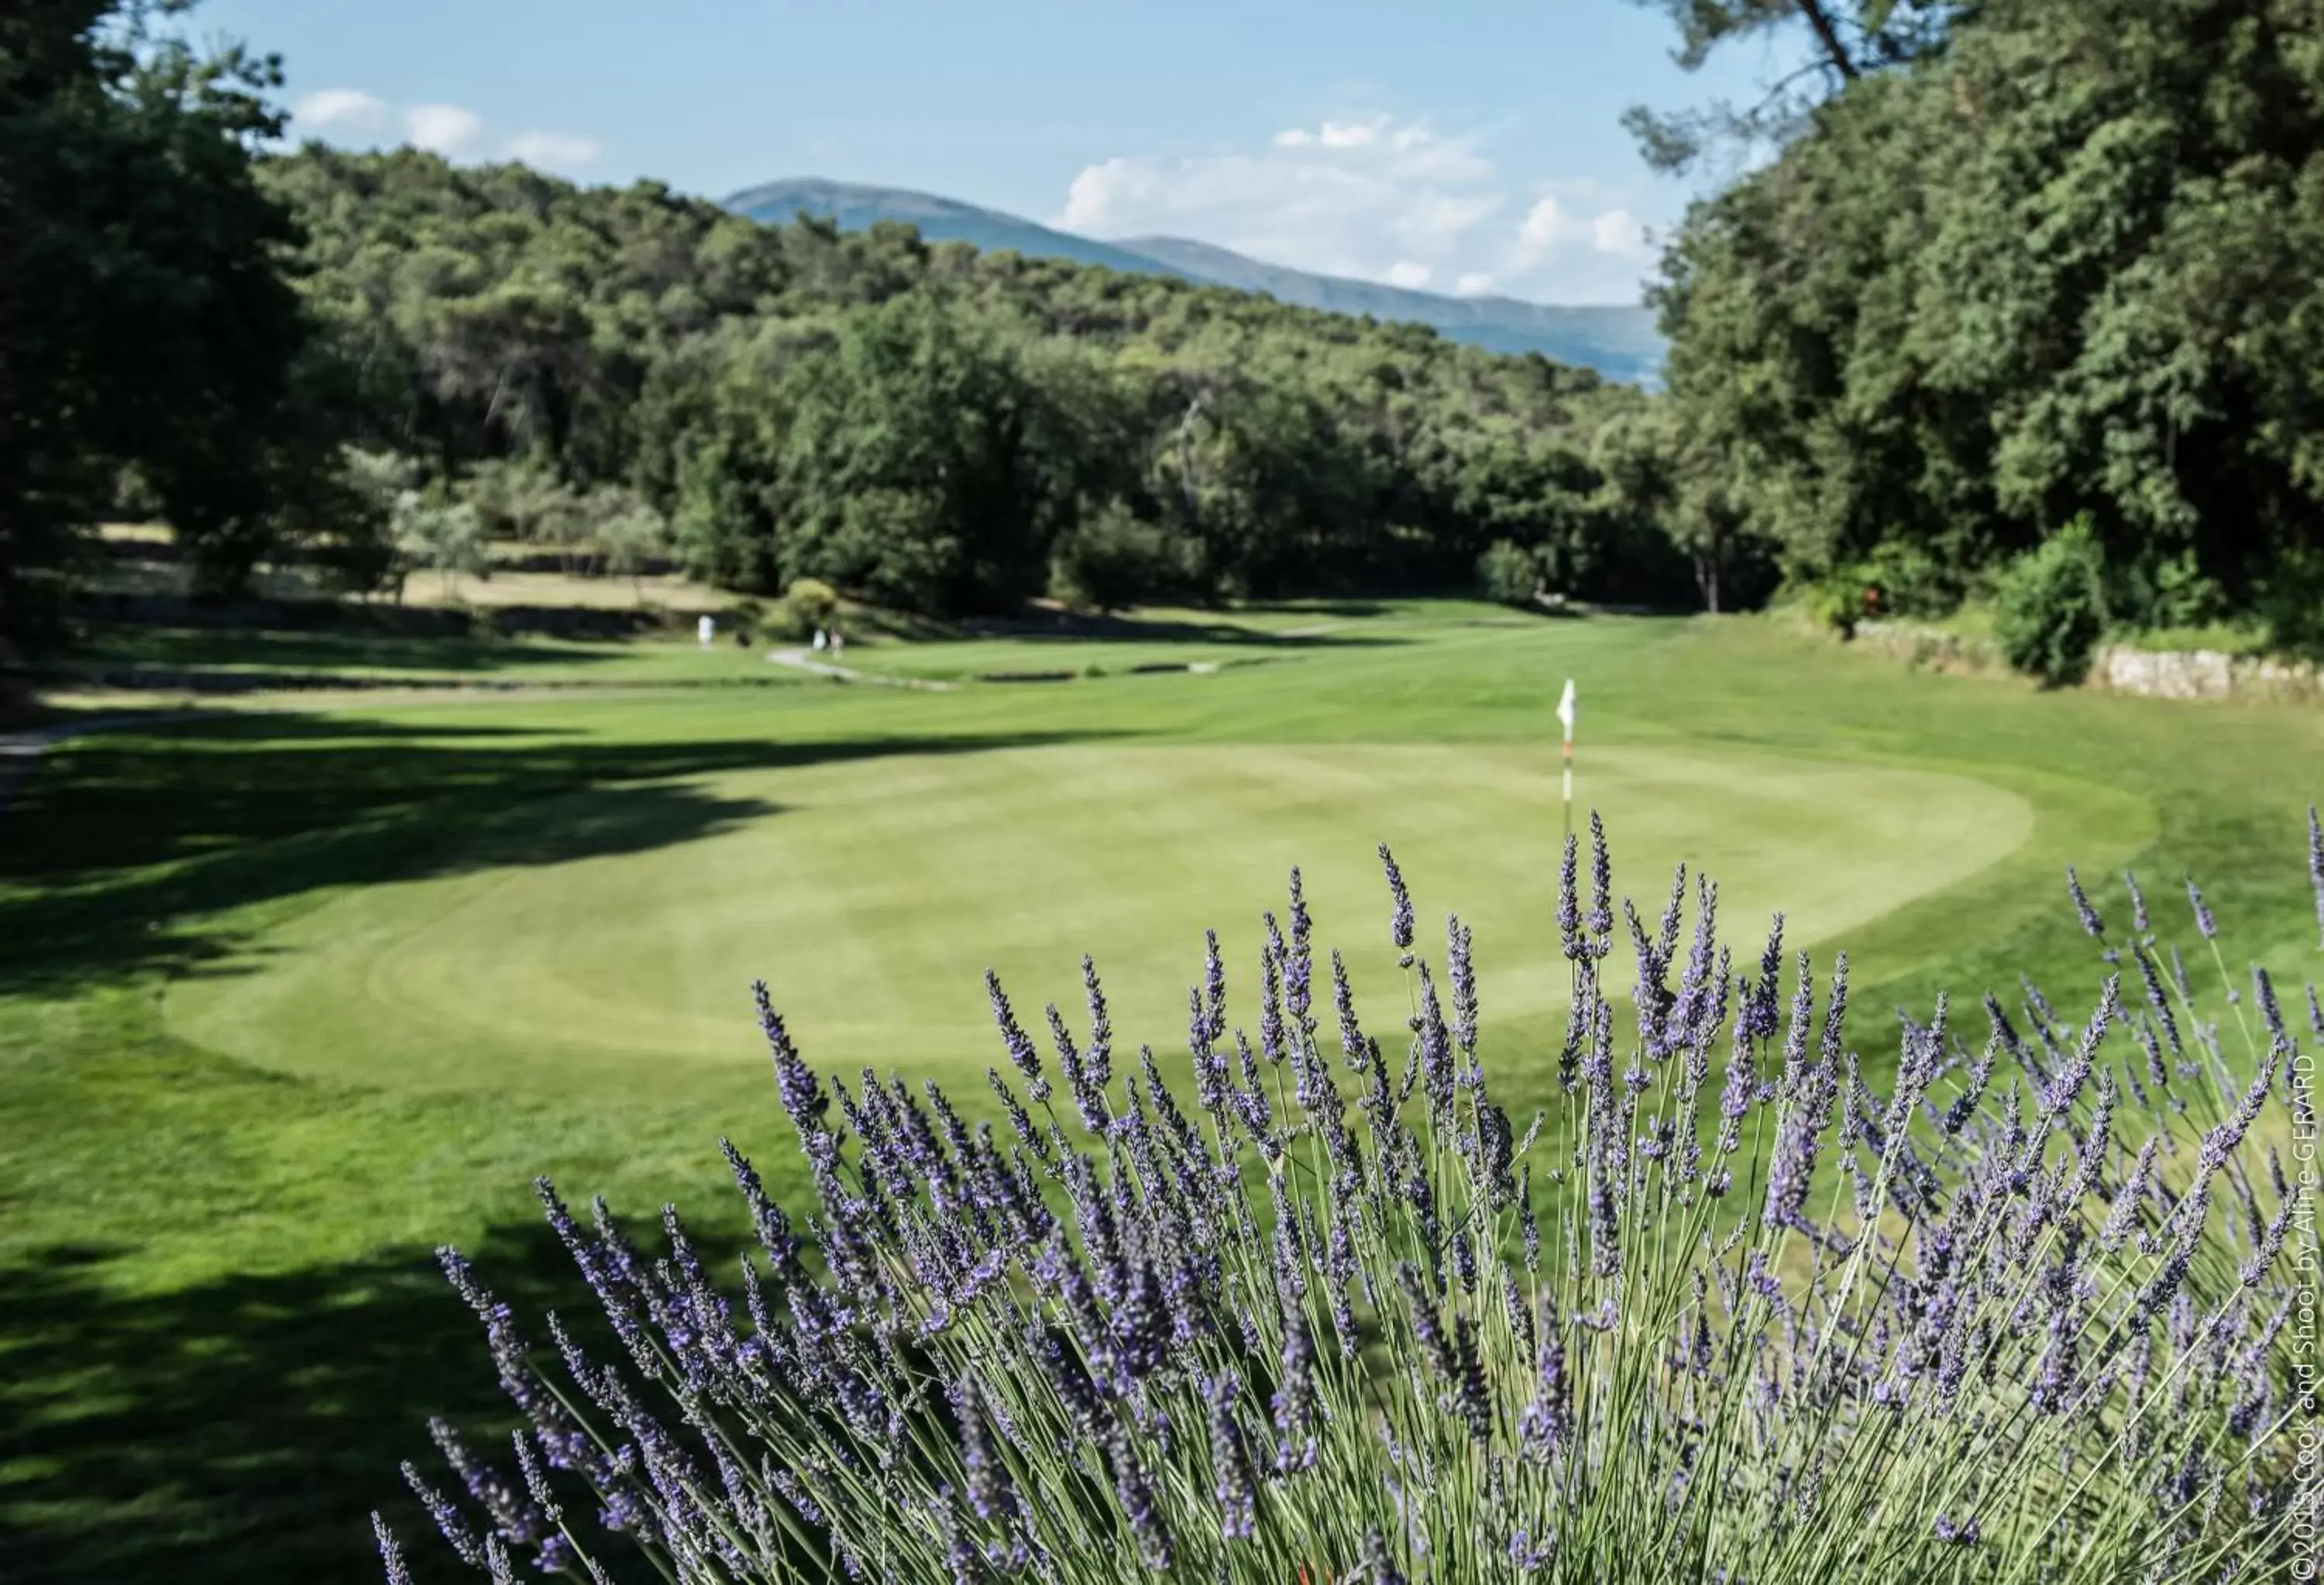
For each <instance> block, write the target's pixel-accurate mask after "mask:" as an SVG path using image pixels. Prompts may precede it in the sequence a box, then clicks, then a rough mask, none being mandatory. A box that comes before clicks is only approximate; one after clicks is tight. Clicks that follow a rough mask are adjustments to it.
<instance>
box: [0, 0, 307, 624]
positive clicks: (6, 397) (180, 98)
mask: <svg viewBox="0 0 2324 1585" xmlns="http://www.w3.org/2000/svg"><path fill="white" fill-rule="evenodd" d="M182 8H183V7H182V5H181V4H177V3H171V0H155V3H136V4H130V5H119V4H115V3H113V0H21V3H18V4H13V5H9V6H8V7H7V8H6V9H5V11H0V637H6V636H14V637H15V638H17V639H18V640H23V639H24V638H27V637H35V636H37V635H39V634H40V633H41V632H42V631H46V630H47V629H48V628H49V627H50V626H51V623H52V622H53V619H54V617H55V614H56V609H57V604H58V596H59V594H60V575H61V574H62V573H63V572H64V571H65V570H66V569H67V568H68V567H69V566H70V565H71V563H72V561H73V559H74V557H75V554H76V551H77V549H78V548H79V547H80V546H81V545H82V544H83V543H84V540H85V536H86V531H87V530H88V526H89V525H90V524H92V523H94V522H96V521H99V520H100V519H101V518H102V517H103V516H104V515H105V514H106V511H107V509H108V508H109V506H110V505H111V503H112V502H113V501H114V499H115V495H116V493H117V492H118V491H119V489H120V488H121V485H122V482H123V477H124V471H134V475H135V476H136V478H137V480H138V481H139V483H140V484H141V486H142V488H143V490H144V491H145V492H146V493H150V494H151V496H152V498H153V499H154V500H155V501H156V502H158V503H159V505H160V507H161V511H163V512H164V513H166V515H167V516H168V517H169V518H170V519H171V521H172V522H174V523H175V524H176V525H177V528H178V530H179V531H180V534H181V535H182V536H183V537H184V538H185V539H186V540H187V541H188V542H189V545H190V546H191V547H192V548H194V550H195V552H196V553H197V557H198V565H199V566H200V567H203V568H204V569H205V570H206V571H207V572H208V573H209V574H210V575H211V576H213V577H215V578H216V579H217V580H220V581H224V582H232V581H234V580H235V579H236V578H237V577H239V576H243V575H244V574H245V573H246V572H247V571H248V568H249V565H250V562H251V559H252V558H254V556H255V555H256V554H257V551H258V549H259V548H260V547H261V546H263V544H265V543H267V542H269V541H270V540H272V539H278V538H280V537H281V536H282V535H284V534H285V533H291V534H301V533H307V532H310V531H318V530H319V529H320V528H321V522H322V519H323V518H324V517H325V516H326V515H327V512H326V510H325V506H324V503H323V502H320V501H319V500H318V494H317V492H316V490H315V489H314V488H313V487H312V485H311V480H312V478H313V473H312V470H311V468H310V467H309V463H310V462H311V461H312V459H313V457H314V456H315V454H316V451H317V448H318V445H319V446H321V447H327V446H328V444H329V441H328V438H327V436H326V435H324V434H323V433H322V432H321V429H320V427H319V425H320V422H321V421H322V419H323V418H324V415H323V414H322V413H321V411H320V410H319V409H318V405H317V404H316V403H315V402H314V401H309V400H307V399H306V398H305V397H304V396H303V395H302V394H301V393H300V381H301V379H302V376H303V374H304V373H305V372H306V370H305V367H304V365H303V364H302V359H303V357H304V355H305V352H306V339H307V338H306V328H307V325H306V320H305V318H304V316H303V315H302V313H301V311H300V304H299V299H298V298H297V296H296V294H295V293H294V291H293V290H292V288H291V285H290V283H289V282H288V281H287V280H286V279H285V276H284V273H283V271H282V268H281V264H282V262H283V258H284V253H285V250H286V249H288V248H289V247H290V246H291V244H293V243H294V242H295V240H296V232H295V230H294V228H293V226H292V225H291V219H290V217H289V215H288V214H287V212H286V211H285V210H284V209H283V208H282V207H281V205H280V204H278V203H276V202H275V201H274V200H272V198H269V197H268V196H267V195H266V194H265V193H264V192H263V190H262V189H260V187H259V185H258V183H257V180H256V179H255V176H254V168H253V167H254V153H253V150H254V145H255V144H256V143H258V142H259V141H261V140H263V139H265V138H269V137H272V136H273V135H275V134H279V133H280V131H281V122H280V120H279V118H278V117H277V116H276V115H275V114H274V112H273V111H272V109H271V108H270V107H269V105H268V102H267V98H266V94H267V92H268V90H270V89H272V88H273V87H274V86H275V85H276V83H277V81H278V80H279V73H278V72H277V69H276V67H275V64H274V62H273V61H272V60H268V59H262V58H259V57H255V56H253V55H250V54H248V53H246V52H244V51H241V50H238V49H228V50H226V51H222V52H219V53H217V54H214V55H208V56H204V55H201V54H198V53H197V52H196V51H193V50H192V49H190V48H189V47H188V46H187V45H186V44H185V43H184V42H183V41H179V40H176V39H173V38H169V37H164V36H160V35H158V34H157V33H156V32H154V31H153V24H154V23H155V22H156V20H157V19H158V18H160V17H161V16H163V15H165V14H169V13H171V12H174V11H177V10H180V9H182Z"/></svg>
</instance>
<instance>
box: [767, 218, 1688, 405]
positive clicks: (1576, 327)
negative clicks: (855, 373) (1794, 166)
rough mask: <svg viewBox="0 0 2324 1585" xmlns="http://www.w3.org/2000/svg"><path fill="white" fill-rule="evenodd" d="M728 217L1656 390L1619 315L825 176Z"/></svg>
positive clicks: (1637, 316) (1649, 357) (1656, 366)
mask: <svg viewBox="0 0 2324 1585" xmlns="http://www.w3.org/2000/svg"><path fill="white" fill-rule="evenodd" d="M724 207H726V208H729V209H732V210H733V211H734V212H735V213H737V214H741V215H746V216H749V217H751V218H752V219H755V220H759V221H762V222H765V223H768V224H773V225H780V224H784V223H786V222H788V221H789V220H790V219H791V218H792V217H793V216H794V215H796V214H798V213H799V212H800V211H805V212H806V213H807V214H809V215H812V216H815V217H817V218H819V219H826V220H830V221H832V222H833V223H835V224H836V225H837V226H839V227H840V228H841V229H842V230H862V229H864V228H866V227H869V226H872V225H874V224H876V223H878V222H880V221H883V220H896V221H902V222H904V223H906V224H908V225H910V226H916V227H917V228H918V231H919V233H920V235H921V236H922V237H924V238H926V239H927V241H929V242H964V243H968V244H972V245H973V246H975V247H977V248H980V249H983V250H987V251H997V250H1001V249H1007V250H1010V251H1012V252H1015V253H1021V254H1023V255H1025V256H1026V257H1028V258H1054V259H1065V260H1069V261H1071V262H1073V263H1080V264H1095V265H1101V266H1103V267H1104V268H1107V269H1111V270H1119V271H1122V272H1128V273H1135V274H1148V275H1163V276H1167V277H1170V278H1172V279H1175V280H1180V281H1193V282H1195V283H1198V284H1202V285H1208V286H1222V287H1228V288H1231V289H1232V290H1239V291H1252V292H1263V293H1265V294H1267V295H1268V296H1270V297H1273V298H1275V299H1277V301H1280V302H1285V303H1288V304H1291V305H1293V306H1295V307H1298V308H1306V309H1321V310H1323V311H1325V312H1328V313H1342V314H1357V315H1369V316H1370V317H1371V318H1375V319H1380V320H1385V321H1396V322H1404V323H1409V324H1418V325H1426V326H1428V327H1431V328H1432V329H1434V330H1435V331H1436V332H1437V333H1438V334H1439V335H1441V336H1444V337H1446V338H1447V339H1448V340H1452V341H1460V342H1465V343H1468V344H1470V345H1471V346H1481V347H1484V348H1485V349H1487V350H1488V351H1491V352H1499V353H1539V354H1541V355H1543V356H1545V357H1547V358H1551V359H1553V360H1554V361H1556V362H1559V363H1563V364H1574V365H1577V366H1581V367H1585V368H1592V369H1596V370H1597V371H1598V372H1599V373H1601V374H1603V375H1604V376H1605V377H1606V378H1608V379H1609V380H1620V381H1626V382H1633V383H1642V384H1649V385H1651V384H1654V383H1656V382H1658V378H1659V374H1660V370H1661V364H1662V355H1663V345H1662V340H1661V337H1660V336H1658V335H1657V334H1656V333H1655V328H1654V319H1653V315H1652V313H1651V311H1650V310H1648V309H1646V308H1644V307H1642V306H1632V305H1626V304H1610V303H1609V304H1552V303H1533V302H1526V301H1524V300H1522V299H1517V298H1509V297H1489V296H1480V297H1452V296H1447V295H1445V294H1443V293H1440V292H1430V291H1418V290H1411V289H1408V288H1405V287H1397V286H1387V285H1382V284H1379V283H1377V282H1374V281H1358V280H1353V279H1351V278H1349V277H1345V276H1336V275H1323V274H1317V273H1315V272H1312V271H1305V270H1296V269H1293V268H1291V267H1289V266H1287V265H1282V264H1269V263H1264V262H1263V261H1260V260H1258V259H1252V258H1249V257H1247V256H1245V255H1244V254H1241V253H1236V252H1234V251H1233V250H1232V249H1230V248H1222V247H1219V246H1217V245H1215V244H1210V243H1203V242H1195V241H1193V240H1191V239H1188V238H1185V237H1175V236H1141V237H1131V238H1125V239H1122V240H1120V241H1114V242H1103V241H1100V240H1098V239H1096V238H1094V237H1086V236H1082V235H1077V234H1076V233H1074V232H1069V231H1062V230H1059V229H1057V228H1056V227H1054V226H1043V225H1040V224H1039V223H1037V222H1036V221H1031V220H1027V219H1024V218H1022V217H1018V216H1015V215H1010V214H1006V213H1003V212H1002V211H1000V210H997V209H988V208H985V207H982V206H980V205H976V204H970V203H965V202H964V201H962V200H960V199H958V198H945V197H942V196H940V195H938V194H935V193H926V192H918V191H915V190H913V189H908V188H890V187H877V186H872V185H870V184H867V183H861V182H846V181H835V180H830V179H828V178H824V177H790V178H785V179H783V180H777V181H770V182H762V183H760V184H759V185H757V186H755V187H751V188H745V189H742V191H740V192H737V193H735V194H733V195H732V196H731V197H729V198H726V199H724Z"/></svg>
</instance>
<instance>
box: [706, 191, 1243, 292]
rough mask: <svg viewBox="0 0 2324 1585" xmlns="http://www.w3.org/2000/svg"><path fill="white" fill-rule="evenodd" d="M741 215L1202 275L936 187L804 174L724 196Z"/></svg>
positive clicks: (1140, 270) (1148, 271)
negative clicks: (900, 224)
mask: <svg viewBox="0 0 2324 1585" xmlns="http://www.w3.org/2000/svg"><path fill="white" fill-rule="evenodd" d="M725 207H727V208H729V209H732V210H733V211H734V212H735V213H736V214H738V215H748V216H749V217H751V218H752V219H753V220H762V221H764V222H766V223H767V224H768V225H770V226H781V225H784V224H786V223H788V221H789V220H790V219H791V217H793V216H795V215H797V214H798V212H799V211H800V210H802V209H804V210H806V211H807V213H808V214H810V215H813V216H815V217H816V218H818V219H827V220H835V221H837V222H838V223H839V228H840V229H841V230H842V231H864V230H868V229H870V228H871V226H872V225H873V224H874V223H875V222H878V221H881V220H901V221H904V222H906V223H908V224H909V225H912V226H918V228H919V233H920V235H921V236H922V237H924V238H926V239H927V241H929V242H964V243H971V244H974V245H975V246H976V247H977V248H979V249H980V250H982V251H984V252H988V253H990V252H995V251H998V250H1000V249H1003V248H1006V249H1009V250H1010V251H1011V252H1014V253H1022V254H1024V255H1025V256H1026V257H1027V258H1028V259H1070V260H1072V261H1073V262H1074V263H1076V264H1102V265H1104V266H1105V267H1106V268H1107V269H1109V270H1120V271H1122V272H1126V273H1129V274H1134V275H1170V276H1175V277H1176V278H1177V279H1179V280H1181V281H1199V280H1200V279H1201V277H1199V276H1196V275H1194V274H1192V273H1190V272H1187V271H1185V270H1180V269H1176V268H1174V267H1173V266H1171V265H1168V264H1166V263H1162V262H1161V261H1159V260H1157V259H1155V258H1151V257H1149V256H1148V255H1147V254H1144V253H1131V252H1130V251H1128V250H1127V249H1124V248H1119V247H1116V246H1114V245H1113V244H1111V243H1102V242H1093V241H1091V240H1090V239H1089V238H1088V237H1085V236H1075V235H1073V234H1072V233H1071V232H1065V231H1052V230H1050V229H1049V228H1048V227H1047V226H1037V225H1035V224H1034V223H1033V222H1032V221H1030V220H1019V218H1017V217H1016V216H1014V215H1003V214H1001V213H999V212H998V211H997V210H992V209H980V208H978V207H976V206H975V205H974V204H964V203H961V202H959V201H958V200H957V199H954V198H937V197H936V195H934V194H933V193H916V192H907V191H905V190H904V189H901V188H893V187H862V186H859V185H857V184H856V183H854V182H852V181H825V180H821V179H819V178H816V177H811V176H810V177H799V178H795V179H793V180H788V181H770V182H768V183H767V184H765V185H764V186H763V187H754V188H750V189H746V190H744V191H742V192H739V193H736V194H735V195H734V196H733V198H728V199H726V200H725Z"/></svg>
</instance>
